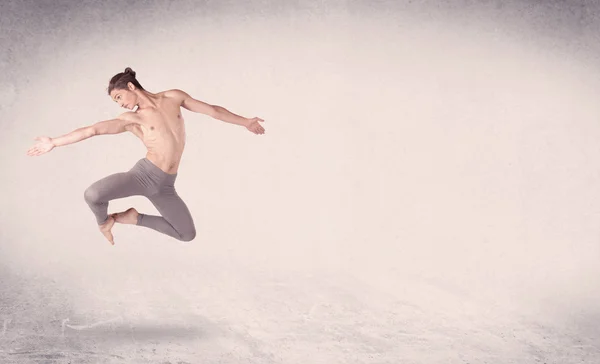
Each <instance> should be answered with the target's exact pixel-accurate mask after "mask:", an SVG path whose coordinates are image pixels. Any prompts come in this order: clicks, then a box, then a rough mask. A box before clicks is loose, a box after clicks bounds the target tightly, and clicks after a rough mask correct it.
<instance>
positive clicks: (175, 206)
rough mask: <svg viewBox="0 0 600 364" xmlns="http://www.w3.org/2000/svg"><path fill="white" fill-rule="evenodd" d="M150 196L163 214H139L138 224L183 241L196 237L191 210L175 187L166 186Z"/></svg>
mask: <svg viewBox="0 0 600 364" xmlns="http://www.w3.org/2000/svg"><path fill="white" fill-rule="evenodd" d="M148 198H149V199H150V201H151V202H152V203H153V204H154V206H155V207H156V209H157V210H158V212H159V213H160V214H161V215H162V216H154V215H146V214H139V215H138V219H137V225H139V226H145V227H147V228H150V229H153V230H156V231H158V232H161V233H163V234H166V235H169V236H171V237H173V238H175V239H177V240H181V241H191V240H193V239H194V238H195V237H196V228H195V226H194V220H193V219H192V215H191V214H190V210H189V209H188V207H187V206H186V204H185V202H183V200H182V199H181V198H180V197H179V195H177V192H176V191H175V188H174V187H170V188H164V189H163V190H161V192H160V193H159V194H156V195H152V196H149V197H148Z"/></svg>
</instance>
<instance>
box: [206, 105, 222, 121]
mask: <svg viewBox="0 0 600 364" xmlns="http://www.w3.org/2000/svg"><path fill="white" fill-rule="evenodd" d="M222 110H223V108H222V107H220V106H217V105H209V107H208V110H207V113H206V114H207V115H208V116H210V117H212V118H215V119H220V116H221V114H222V112H221V111H222Z"/></svg>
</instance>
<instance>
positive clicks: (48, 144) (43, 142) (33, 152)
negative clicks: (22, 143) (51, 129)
mask: <svg viewBox="0 0 600 364" xmlns="http://www.w3.org/2000/svg"><path fill="white" fill-rule="evenodd" d="M34 140H37V141H38V142H37V143H36V144H35V145H34V146H33V147H31V148H29V150H28V151H27V155H30V156H38V155H42V154H44V153H48V152H49V151H51V150H52V149H53V148H54V143H52V139H51V138H48V137H45V136H44V137H37V138H35V139H34Z"/></svg>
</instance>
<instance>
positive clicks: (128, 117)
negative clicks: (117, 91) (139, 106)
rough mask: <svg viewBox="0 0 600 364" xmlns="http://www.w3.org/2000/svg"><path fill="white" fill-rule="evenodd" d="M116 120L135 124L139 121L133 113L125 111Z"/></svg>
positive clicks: (138, 117)
mask: <svg viewBox="0 0 600 364" xmlns="http://www.w3.org/2000/svg"><path fill="white" fill-rule="evenodd" d="M118 119H121V120H125V121H131V122H135V121H139V120H140V116H139V115H138V114H137V113H136V112H135V111H127V112H124V113H122V114H121V115H119V116H118Z"/></svg>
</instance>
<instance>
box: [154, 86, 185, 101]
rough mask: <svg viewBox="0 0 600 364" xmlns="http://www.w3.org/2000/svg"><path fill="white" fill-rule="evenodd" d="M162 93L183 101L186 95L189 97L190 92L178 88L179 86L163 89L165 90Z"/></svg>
mask: <svg viewBox="0 0 600 364" xmlns="http://www.w3.org/2000/svg"><path fill="white" fill-rule="evenodd" d="M161 94H162V96H164V97H167V98H173V99H177V100H182V101H183V100H184V99H185V98H186V97H188V94H187V93H186V92H185V91H183V90H180V89H177V88H174V89H170V90H166V91H163V92H161Z"/></svg>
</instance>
